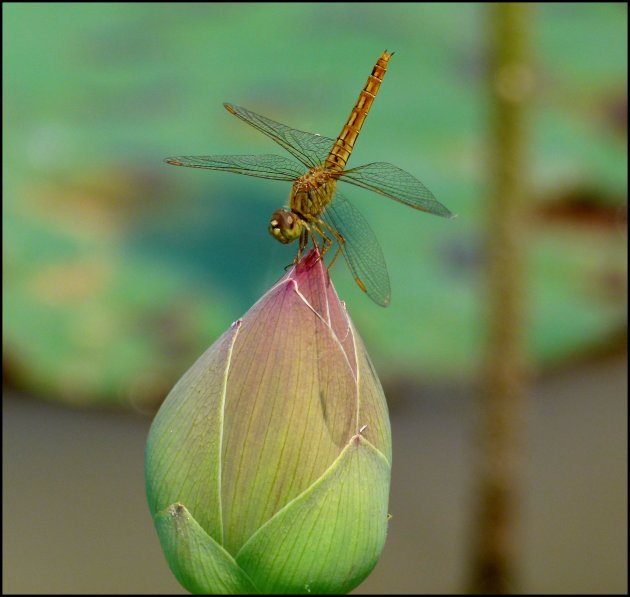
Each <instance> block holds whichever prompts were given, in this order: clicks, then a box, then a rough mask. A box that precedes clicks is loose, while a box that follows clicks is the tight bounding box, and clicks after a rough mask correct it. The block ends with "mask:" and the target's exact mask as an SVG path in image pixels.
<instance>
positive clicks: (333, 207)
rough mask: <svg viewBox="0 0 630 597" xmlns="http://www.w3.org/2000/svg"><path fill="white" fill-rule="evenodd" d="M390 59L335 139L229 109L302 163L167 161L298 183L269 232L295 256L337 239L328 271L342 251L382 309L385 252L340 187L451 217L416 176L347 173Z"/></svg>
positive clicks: (388, 167)
mask: <svg viewBox="0 0 630 597" xmlns="http://www.w3.org/2000/svg"><path fill="white" fill-rule="evenodd" d="M392 55H393V52H392V53H388V52H387V51H385V52H383V53H382V54H381V56H380V58H379V59H378V61H377V62H376V64H375V65H374V68H373V69H372V73H371V74H370V76H369V77H368V80H367V83H366V84H365V87H364V88H363V90H362V91H361V93H360V95H359V99H358V100H357V102H356V104H355V106H354V108H353V109H352V112H351V113H350V117H349V118H348V121H347V122H346V124H344V126H343V128H342V130H341V133H340V134H339V136H338V137H337V139H336V140H334V139H331V138H328V137H323V136H321V135H315V134H312V133H307V132H304V131H298V130H296V129H293V128H291V127H288V126H287V125H285V124H280V123H279V122H275V121H274V120H271V119H269V118H266V117H265V116H261V115H259V114H255V113H254V112H250V111H249V110H246V109H245V108H241V107H239V106H235V105H233V104H224V106H225V107H226V109H227V110H228V111H229V112H231V113H232V114H234V116H237V117H238V118H240V119H241V120H244V121H245V122H247V123H248V124H249V125H251V126H253V127H254V128H255V129H258V130H259V131H260V132H261V133H264V134H265V135H267V136H269V137H271V139H273V140H274V141H275V142H276V143H278V145H281V146H282V147H284V149H286V150H287V151H288V152H289V153H290V154H292V155H293V157H294V158H296V159H297V160H298V161H299V162H301V164H302V165H300V164H298V163H296V162H294V161H293V160H290V159H288V158H285V157H282V156H277V155H273V154H265V155H210V156H198V157H192V156H184V157H173V158H167V159H166V160H165V161H166V162H167V163H169V164H173V165H175V166H187V167H189V168H204V169H207V170H224V171H226V172H234V173H236V174H245V175H247V176H256V177H258V178H268V179H272V180H283V181H287V182H291V183H293V186H292V188H291V193H290V195H289V202H288V203H289V204H288V208H281V209H277V210H276V211H275V212H274V213H273V215H272V217H271V221H270V223H269V232H270V233H271V234H272V236H273V237H274V238H276V239H277V240H278V241H280V242H281V243H284V244H288V243H291V242H293V241H295V240H299V243H298V254H297V258H296V259H299V257H300V255H301V254H302V252H303V251H304V249H305V247H306V246H307V244H308V241H309V238H310V239H312V241H313V243H314V244H315V245H316V246H317V240H316V238H317V236H319V237H321V239H322V250H321V253H322V254H324V253H325V252H326V250H327V249H328V248H329V247H330V246H331V245H332V243H333V241H336V242H337V245H338V247H339V248H338V251H337V253H336V254H335V257H334V258H333V260H332V262H331V266H332V263H333V262H334V261H335V259H336V257H337V255H338V254H339V251H341V252H342V253H343V255H344V257H345V259H346V261H347V263H348V266H349V267H350V270H351V271H352V274H353V276H354V279H355V280H356V282H357V284H358V285H359V287H360V288H361V290H363V291H364V292H365V293H367V295H368V296H369V297H370V298H371V299H372V300H373V301H374V302H376V303H378V304H379V305H382V306H386V305H388V304H389V300H390V294H391V293H390V286H389V276H388V274H387V267H386V265H385V259H384V257H383V252H382V251H381V248H380V246H379V244H378V241H377V240H376V236H375V235H374V232H372V229H371V228H370V226H369V224H368V223H367V221H366V220H365V218H364V217H363V216H362V215H361V213H360V212H359V211H358V210H357V209H356V208H355V207H354V206H353V205H352V204H351V203H350V202H349V201H348V200H347V199H346V198H345V197H344V196H343V195H341V194H340V193H339V192H338V190H337V182H338V181H341V182H347V183H350V184H353V185H355V186H358V187H362V188H364V189H368V190H370V191H374V192H375V193H379V194H381V195H384V196H385V197H389V198H390V199H394V200H395V201H399V202H401V203H404V204H405V205H408V206H410V207H413V208H414V209H418V210H420V211H425V212H427V213H431V214H435V215H438V216H442V217H446V218H452V217H454V216H453V214H452V213H451V212H450V211H449V210H448V209H447V208H446V207H444V206H443V205H442V204H441V203H440V202H438V201H437V200H436V199H435V197H434V196H433V194H432V193H431V191H429V189H427V188H426V187H425V186H424V185H423V184H422V183H421V182H420V181H419V180H418V179H417V178H415V177H414V176H412V175H411V174H409V173H407V172H405V171H404V170H401V169H400V168H397V167H396V166H393V165H392V164H388V163H386V162H373V163H371V164H366V165H364V166H358V167H356V168H350V169H346V164H347V163H348V160H349V158H350V154H351V153H352V149H353V147H354V144H355V142H356V140H357V137H358V136H359V132H360V131H361V127H362V126H363V123H364V121H365V118H366V116H367V115H368V112H369V110H370V107H371V106H372V102H373V101H374V98H375V97H376V94H377V93H378V90H379V88H380V86H381V83H382V81H383V77H384V76H385V71H386V70H387V64H388V62H389V59H390V58H391V57H392ZM303 166H306V168H307V171H306V172H304V168H303Z"/></svg>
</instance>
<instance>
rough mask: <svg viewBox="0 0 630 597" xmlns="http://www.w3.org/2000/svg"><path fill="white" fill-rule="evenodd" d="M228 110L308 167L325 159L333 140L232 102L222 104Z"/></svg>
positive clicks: (319, 163)
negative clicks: (294, 127)
mask: <svg viewBox="0 0 630 597" xmlns="http://www.w3.org/2000/svg"><path fill="white" fill-rule="evenodd" d="M223 105H224V106H225V107H226V108H227V110H228V111H229V112H231V113H232V114H234V116H238V117H239V118H240V119H241V120H244V121H245V122H246V123H247V124H250V125H251V126H253V127H254V128H255V129H258V130H259V131H260V132H261V133H264V134H265V135H267V136H268V137H271V138H272V139H273V140H274V141H275V142H276V143H277V144H278V145H280V146H282V147H284V148H285V149H286V150H287V151H288V152H289V153H290V154H292V155H293V157H295V158H296V159H298V160H300V162H302V163H303V164H304V165H305V166H308V168H309V169H310V168H314V167H315V166H320V165H321V164H322V163H323V162H325V161H326V158H327V157H328V154H329V153H330V150H331V148H332V146H333V143H334V142H335V141H334V139H330V138H328V137H322V136H321V135H314V134H313V133H306V132H304V131H298V130H296V129H292V128H291V127H289V126H287V125H286V124H280V123H279V122H276V121H275V120H271V119H270V118H266V117H265V116H261V115H260V114H255V113H254V112H250V111H249V110H246V109H245V108H241V107H240V106H235V105H234V104H223Z"/></svg>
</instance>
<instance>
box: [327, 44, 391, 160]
mask: <svg viewBox="0 0 630 597" xmlns="http://www.w3.org/2000/svg"><path fill="white" fill-rule="evenodd" d="M393 54H394V53H393V52H392V53H391V54H388V53H387V50H385V51H384V52H383V53H382V54H381V57H380V58H379V59H378V61H377V62H376V64H375V65H374V68H373V69H372V74H371V75H370V76H369V77H368V80H367V83H366V84H365V87H364V88H363V91H361V94H360V95H359V99H358V100H357V103H356V104H355V106H354V108H353V109H352V112H351V113H350V117H349V118H348V122H346V124H345V125H344V127H343V129H342V130H341V133H340V134H339V136H338V137H337V140H336V141H335V144H334V145H333V148H332V150H331V151H330V154H329V156H328V157H327V158H326V162H325V164H324V165H325V167H326V168H327V169H328V170H337V171H341V170H343V169H344V168H345V166H346V163H347V162H348V158H349V157H350V154H351V153H352V148H353V147H354V144H355V142H356V140H357V137H358V136H359V132H360V131H361V127H362V126H363V122H364V121H365V117H366V116H367V115H368V112H369V111H370V108H371V106H372V102H373V101H374V98H375V97H376V94H377V93H378V89H379V87H380V86H381V82H382V80H383V77H384V76H385V71H386V70H387V63H388V62H389V59H390V58H391V57H392V55H393Z"/></svg>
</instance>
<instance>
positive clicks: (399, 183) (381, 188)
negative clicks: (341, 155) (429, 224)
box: [339, 162, 455, 218]
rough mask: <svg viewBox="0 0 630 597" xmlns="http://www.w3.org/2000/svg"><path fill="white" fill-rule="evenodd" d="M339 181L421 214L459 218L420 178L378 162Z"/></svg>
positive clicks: (344, 175) (352, 171) (360, 168)
mask: <svg viewBox="0 0 630 597" xmlns="http://www.w3.org/2000/svg"><path fill="white" fill-rule="evenodd" d="M339 180H343V181H345V182H349V183H350V184H353V185H356V186H358V187H363V188H364V189H368V190H370V191H374V192H375V193H379V194H381V195H385V197H389V198H390V199H395V200H396V201H400V202H401V203H404V204H405V205H409V206H410V207H413V208H415V209H419V210H421V211H426V212H428V213H431V214H435V215H437V216H442V217H444V218H453V217H455V215H454V214H453V213H452V212H451V211H450V210H449V209H447V208H446V207H444V206H443V205H442V204H441V203H440V202H439V201H438V200H437V199H436V198H435V197H434V196H433V193H432V192H431V191H429V189H427V187H425V186H424V185H423V184H422V183H421V182H420V181H419V180H418V179H417V178H415V177H414V176H412V175H411V174H409V173H408V172H405V171H404V170H401V169H400V168H397V167H396V166H393V165H392V164H388V163H386V162H374V163H373V164H366V165H365V166H359V167H357V168H351V169H350V170H345V171H344V172H342V173H341V175H340V176H339Z"/></svg>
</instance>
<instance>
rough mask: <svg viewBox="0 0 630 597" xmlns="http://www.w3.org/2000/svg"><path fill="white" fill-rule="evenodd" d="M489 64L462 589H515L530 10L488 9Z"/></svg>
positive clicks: (513, 6) (523, 387)
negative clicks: (475, 390) (474, 435)
mask: <svg viewBox="0 0 630 597" xmlns="http://www.w3.org/2000/svg"><path fill="white" fill-rule="evenodd" d="M488 10H489V15H488V17H489V29H490V31H489V34H490V45H491V47H490V48H489V53H488V55H489V56H490V57H491V60H492V62H491V64H490V72H489V85H490V96H491V112H490V114H491V119H492V122H491V129H490V133H491V137H490V152H489V154H490V160H491V163H490V185H491V186H490V195H489V204H488V212H487V222H486V225H487V231H486V235H485V238H486V239H487V246H486V249H487V252H486V255H487V259H488V262H487V263H488V267H487V303H486V304H487V308H488V312H487V313H488V345H487V352H486V362H485V369H484V378H483V380H482V395H481V400H480V410H481V425H480V430H479V431H480V435H479V440H478V442H479V462H478V463H477V466H478V470H477V474H476V478H477V479H478V483H479V485H478V495H477V503H476V505H475V507H476V511H475V519H474V523H473V524H474V527H473V543H472V554H471V555H472V561H471V569H470V577H469V580H468V582H469V587H468V588H469V591H470V592H471V593H476V594H480V593H483V594H506V593H515V592H518V589H517V586H518V585H517V560H518V556H517V553H516V551H517V550H516V546H517V545H518V544H519V537H518V535H519V528H518V520H519V510H520V508H519V487H520V484H521V483H520V481H521V470H520V460H521V458H520V456H521V441H520V440H521V436H522V431H523V429H522V428H523V419H524V416H523V415H524V407H525V400H526V393H527V391H526V388H527V382H526V374H525V355H524V343H523V331H524V327H525V325H524V315H523V311H524V308H523V307H524V297H525V296H526V288H525V287H524V282H523V257H524V256H523V252H524V239H523V237H522V234H523V231H524V229H525V228H526V227H524V226H523V223H524V221H525V220H526V218H525V215H526V213H525V212H526V207H525V204H524V199H525V198H526V188H525V186H526V185H525V181H526V180H527V175H526V173H527V157H526V137H527V135H526V132H527V123H526V118H525V111H526V106H527V101H528V97H529V91H530V89H531V81H532V74H531V67H530V65H529V64H528V51H527V41H528V26H529V12H530V10H531V8H530V6H528V5H526V4H523V3H518V2H514V3H505V4H493V5H492V6H490V7H488Z"/></svg>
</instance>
